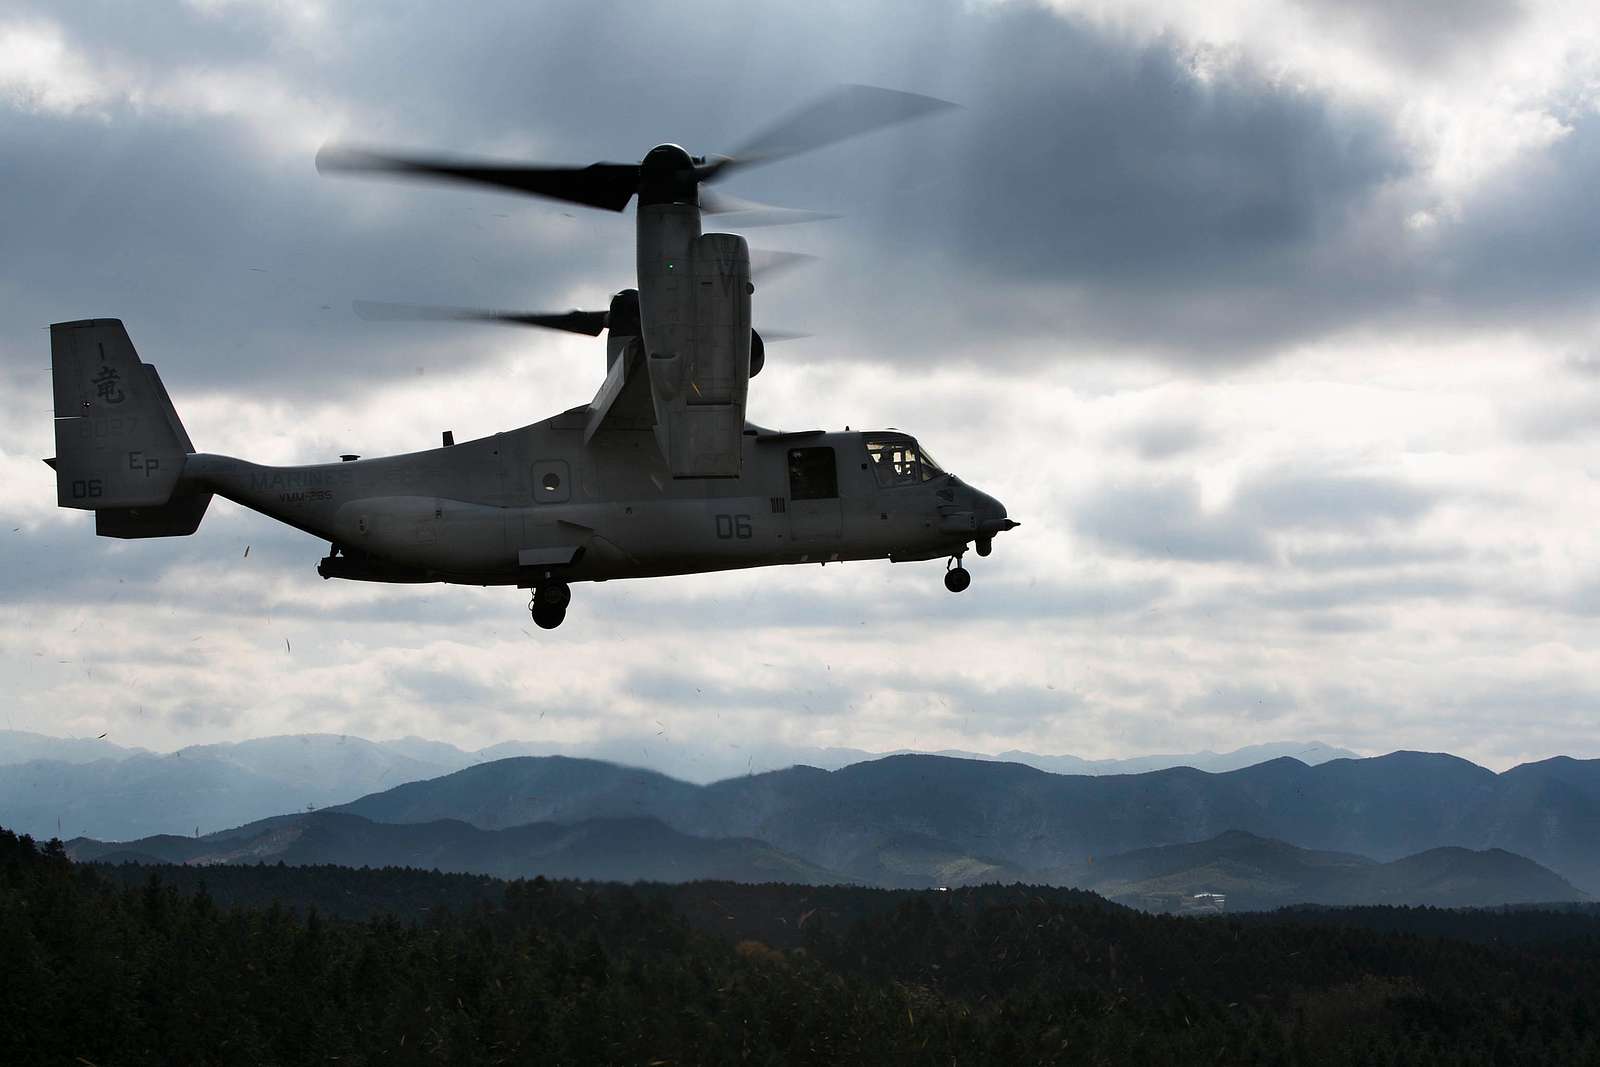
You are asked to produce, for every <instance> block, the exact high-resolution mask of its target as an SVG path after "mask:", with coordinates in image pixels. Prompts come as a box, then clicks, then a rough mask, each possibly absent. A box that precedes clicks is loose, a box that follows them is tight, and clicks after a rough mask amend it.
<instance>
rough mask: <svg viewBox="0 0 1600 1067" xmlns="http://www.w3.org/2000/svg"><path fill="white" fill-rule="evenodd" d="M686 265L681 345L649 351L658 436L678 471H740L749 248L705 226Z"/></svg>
mask: <svg viewBox="0 0 1600 1067" xmlns="http://www.w3.org/2000/svg"><path fill="white" fill-rule="evenodd" d="M688 268H689V269H688V271H687V272H685V273H686V274H687V278H686V279H685V280H686V281H687V282H688V283H689V285H688V288H689V292H688V294H687V300H686V301H684V303H685V304H687V310H688V313H689V322H688V323H687V324H685V325H687V329H683V328H681V327H680V328H679V329H678V330H677V331H676V334H677V336H678V337H680V338H681V339H682V344H681V348H679V350H677V351H663V350H656V351H651V352H650V353H649V354H648V358H647V359H646V363H647V365H648V366H649V373H650V387H651V388H650V391H651V394H652V396H653V397H654V401H655V409H656V435H657V440H658V442H659V444H660V446H661V450H662V453H663V454H664V455H665V456H666V459H667V463H668V466H670V467H671V469H672V475H673V477H675V478H737V477H738V476H739V469H740V459H741V456H742V455H743V452H744V442H743V436H744V409H745V396H746V394H747V392H748V386H749V380H750V360H751V354H752V349H751V346H752V342H751V336H750V293H751V285H750V250H749V248H748V246H746V244H745V241H744V238H743V237H740V236H738V235H736V234H731V233H708V234H702V235H701V236H700V237H697V238H695V240H694V241H693V242H691V244H690V255H689V263H688ZM653 313H654V312H652V314H653ZM661 332H662V333H663V334H664V335H669V336H670V334H671V333H672V332H673V331H669V330H663V331H661Z"/></svg>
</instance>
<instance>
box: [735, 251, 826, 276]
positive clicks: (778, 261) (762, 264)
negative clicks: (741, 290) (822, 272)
mask: <svg viewBox="0 0 1600 1067" xmlns="http://www.w3.org/2000/svg"><path fill="white" fill-rule="evenodd" d="M816 258H817V257H816V256H810V255H807V254H806V253H804V252H776V251H773V250H772V249H770V248H752V249H750V277H751V279H752V280H754V279H756V278H767V279H771V278H772V277H773V276H774V275H777V274H782V273H783V272H784V271H786V270H793V269H794V268H795V267H798V266H800V265H801V264H804V263H810V262H811V261H812V260H814V259H816Z"/></svg>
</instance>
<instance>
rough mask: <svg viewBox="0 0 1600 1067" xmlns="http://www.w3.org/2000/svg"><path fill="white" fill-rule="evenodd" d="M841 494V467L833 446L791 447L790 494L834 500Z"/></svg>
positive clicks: (800, 497) (806, 498)
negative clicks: (835, 458)
mask: <svg viewBox="0 0 1600 1067" xmlns="http://www.w3.org/2000/svg"><path fill="white" fill-rule="evenodd" d="M838 495H839V467H838V464H836V463H835V462H834V458H833V449H831V448H791V449H789V496H790V497H791V498H792V499H794V500H832V499H834V498H835V497H837V496H838Z"/></svg>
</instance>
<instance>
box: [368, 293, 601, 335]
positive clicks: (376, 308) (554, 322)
mask: <svg viewBox="0 0 1600 1067" xmlns="http://www.w3.org/2000/svg"><path fill="white" fill-rule="evenodd" d="M351 307H352V308H354V309H355V313H356V315H357V316H358V317H360V318H363V319H366V320H367V321H368V322H498V323H502V324H504V325H507V326H543V327H545V328H546V329H550V330H566V331H567V332H568V333H582V334H588V335H589V336H590V337H598V336H600V331H602V330H604V329H605V328H606V318H607V315H608V313H607V312H604V311H564V312H553V313H546V312H525V311H489V310H485V309H482V308H463V307H448V306H443V305H439V304H385V303H381V302H379V301H376V300H357V301H355V302H354V303H353V304H351Z"/></svg>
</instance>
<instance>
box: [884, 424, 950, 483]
mask: <svg viewBox="0 0 1600 1067" xmlns="http://www.w3.org/2000/svg"><path fill="white" fill-rule="evenodd" d="M866 446H867V459H868V460H869V465H870V466H871V467H872V473H873V474H874V475H875V476H876V477H877V479H878V484H879V485H881V486H884V487H885V488H888V487H890V486H896V485H915V484H916V483H918V482H930V481H932V480H933V479H935V478H937V477H939V476H940V475H942V474H943V473H944V470H943V468H941V467H940V466H939V464H938V463H936V462H934V459H933V457H932V456H930V455H928V453H927V452H925V451H923V450H922V448H921V447H919V446H918V444H917V441H916V438H914V437H907V436H905V435H904V434H883V435H879V436H875V437H868V438H866Z"/></svg>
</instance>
